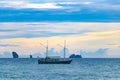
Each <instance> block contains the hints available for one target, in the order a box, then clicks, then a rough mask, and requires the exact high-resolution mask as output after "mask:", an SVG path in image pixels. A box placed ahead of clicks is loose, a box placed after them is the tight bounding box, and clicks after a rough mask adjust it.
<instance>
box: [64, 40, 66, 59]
mask: <svg viewBox="0 0 120 80" xmlns="http://www.w3.org/2000/svg"><path fill="white" fill-rule="evenodd" d="M65 56H66V40H65V41H64V58H65Z"/></svg>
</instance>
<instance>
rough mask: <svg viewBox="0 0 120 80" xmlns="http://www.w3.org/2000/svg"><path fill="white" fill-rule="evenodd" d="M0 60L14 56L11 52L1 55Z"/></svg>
mask: <svg viewBox="0 0 120 80" xmlns="http://www.w3.org/2000/svg"><path fill="white" fill-rule="evenodd" d="M0 58H12V54H11V53H10V52H3V53H2V54H1V53H0Z"/></svg>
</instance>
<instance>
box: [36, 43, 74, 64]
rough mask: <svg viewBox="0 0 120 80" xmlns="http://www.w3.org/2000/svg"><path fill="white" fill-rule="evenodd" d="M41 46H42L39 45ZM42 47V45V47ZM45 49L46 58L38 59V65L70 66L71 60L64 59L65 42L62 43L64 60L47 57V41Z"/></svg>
mask: <svg viewBox="0 0 120 80" xmlns="http://www.w3.org/2000/svg"><path fill="white" fill-rule="evenodd" d="M41 45H43V44H41ZM43 46H44V45H43ZM44 47H45V48H46V57H45V58H39V59H38V64H70V63H71V62H72V59H69V58H65V54H66V41H65V42H64V58H55V57H54V58H51V57H49V56H48V41H47V47H46V46H44Z"/></svg>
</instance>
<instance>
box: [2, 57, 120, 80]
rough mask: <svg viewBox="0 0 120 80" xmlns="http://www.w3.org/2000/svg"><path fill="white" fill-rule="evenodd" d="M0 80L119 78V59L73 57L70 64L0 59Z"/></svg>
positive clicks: (104, 79) (116, 79)
mask: <svg viewBox="0 0 120 80" xmlns="http://www.w3.org/2000/svg"><path fill="white" fill-rule="evenodd" d="M0 80H120V59H74V60H73V62H72V63H71V64H38V63H37V59H0Z"/></svg>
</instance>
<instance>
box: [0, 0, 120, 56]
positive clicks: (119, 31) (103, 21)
mask: <svg viewBox="0 0 120 80" xmlns="http://www.w3.org/2000/svg"><path fill="white" fill-rule="evenodd" d="M47 40H48V43H49V55H50V56H53V55H55V56H58V55H59V56H61V57H63V47H60V46H58V44H60V45H61V46H64V40H66V42H67V45H66V46H67V57H68V56H69V55H70V54H81V55H82V56H83V57H85V58H91V57H92V58H120V1H119V0H66V1H65V0H42V1H41V0H1V1H0V58H7V57H9V58H10V57H12V55H11V52H12V51H16V52H17V53H18V54H19V55H20V57H29V55H30V54H32V55H33V57H37V56H40V57H44V53H45V48H44V47H43V46H41V45H40V43H42V44H44V45H46V41H47Z"/></svg>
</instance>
